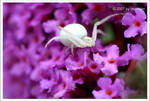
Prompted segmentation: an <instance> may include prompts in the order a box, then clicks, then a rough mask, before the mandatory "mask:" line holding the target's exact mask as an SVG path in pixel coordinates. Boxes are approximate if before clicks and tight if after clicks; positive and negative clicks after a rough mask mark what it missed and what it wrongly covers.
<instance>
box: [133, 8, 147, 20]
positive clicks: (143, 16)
mask: <svg viewBox="0 0 150 101" xmlns="http://www.w3.org/2000/svg"><path fill="white" fill-rule="evenodd" d="M134 11H135V13H136V16H135V17H136V19H140V20H145V19H146V14H145V12H144V11H143V10H142V9H140V8H136V9H135V10H134Z"/></svg>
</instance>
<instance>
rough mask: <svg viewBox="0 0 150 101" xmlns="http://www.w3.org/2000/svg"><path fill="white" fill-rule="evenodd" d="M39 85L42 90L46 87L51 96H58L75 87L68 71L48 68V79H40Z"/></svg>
mask: <svg viewBox="0 0 150 101" xmlns="http://www.w3.org/2000/svg"><path fill="white" fill-rule="evenodd" d="M40 86H41V88H42V89H43V90H44V89H48V93H51V94H52V95H51V97H52V98H60V97H63V96H64V95H65V94H66V93H67V92H68V91H70V90H73V89H74V88H75V82H74V81H73V78H72V76H71V73H70V72H69V71H64V70H58V69H54V70H50V80H46V79H43V80H41V82H40Z"/></svg>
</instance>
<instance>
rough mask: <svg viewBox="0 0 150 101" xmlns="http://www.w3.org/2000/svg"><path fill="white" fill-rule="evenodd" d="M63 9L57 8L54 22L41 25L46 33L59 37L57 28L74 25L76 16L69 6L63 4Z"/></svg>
mask: <svg viewBox="0 0 150 101" xmlns="http://www.w3.org/2000/svg"><path fill="white" fill-rule="evenodd" d="M64 5H65V6H64V7H58V8H57V10H55V12H54V17H55V19H54V20H48V21H46V22H44V23H43V28H44V31H45V32H46V33H54V34H55V35H56V36H57V35H59V32H60V30H59V29H58V27H59V26H61V27H64V26H65V25H67V24H70V23H75V22H76V20H77V18H76V14H75V13H74V11H73V10H72V8H71V7H70V6H71V5H70V4H64Z"/></svg>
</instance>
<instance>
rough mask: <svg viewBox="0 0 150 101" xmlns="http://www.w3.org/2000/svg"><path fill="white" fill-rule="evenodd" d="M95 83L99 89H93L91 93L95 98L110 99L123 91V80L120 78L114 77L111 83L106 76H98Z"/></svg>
mask: <svg viewBox="0 0 150 101" xmlns="http://www.w3.org/2000/svg"><path fill="white" fill-rule="evenodd" d="M97 85H98V86H99V87H100V88H101V90H99V91H96V90H93V92H92V93H93V95H94V97H95V98H97V99H108V98H109V99H110V98H113V97H118V96H121V93H122V92H123V91H124V82H123V80H121V79H116V80H115V81H114V83H113V84H112V80H111V79H110V78H108V77H103V78H100V79H99V80H98V81H97Z"/></svg>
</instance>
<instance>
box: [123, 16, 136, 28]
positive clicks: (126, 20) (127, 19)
mask: <svg viewBox="0 0 150 101" xmlns="http://www.w3.org/2000/svg"><path fill="white" fill-rule="evenodd" d="M134 19H135V17H134V15H132V14H131V13H126V14H125V15H124V16H123V18H122V21H121V22H122V25H125V26H126V25H131V24H133V22H134Z"/></svg>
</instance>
